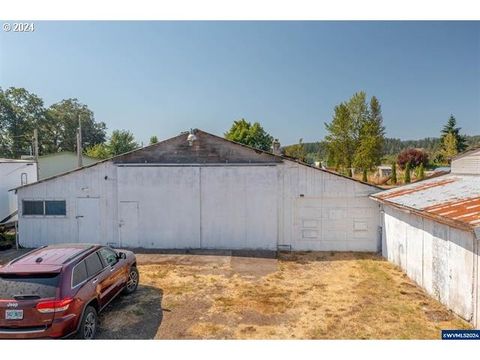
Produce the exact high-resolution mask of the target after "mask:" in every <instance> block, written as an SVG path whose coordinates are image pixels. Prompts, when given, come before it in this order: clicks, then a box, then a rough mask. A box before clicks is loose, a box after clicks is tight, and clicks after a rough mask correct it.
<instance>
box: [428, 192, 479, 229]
mask: <svg viewBox="0 0 480 360" xmlns="http://www.w3.org/2000/svg"><path fill="white" fill-rule="evenodd" d="M422 210H423V211H426V212H428V213H432V214H436V215H440V216H444V217H447V218H449V219H452V220H457V221H461V222H463V223H466V224H472V225H473V224H475V223H478V222H479V221H480V197H472V198H468V199H462V200H454V201H448V202H445V203H442V204H437V205H432V206H427V207H425V208H423V209H422Z"/></svg>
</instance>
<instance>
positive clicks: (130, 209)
mask: <svg viewBox="0 0 480 360" xmlns="http://www.w3.org/2000/svg"><path fill="white" fill-rule="evenodd" d="M138 210H139V209H138V201H120V224H119V227H120V246H122V247H130V248H137V247H140V246H141V245H140V243H139V242H138Z"/></svg>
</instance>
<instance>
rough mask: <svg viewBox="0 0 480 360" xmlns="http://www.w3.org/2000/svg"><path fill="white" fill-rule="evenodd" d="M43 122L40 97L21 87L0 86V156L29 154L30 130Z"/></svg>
mask: <svg viewBox="0 0 480 360" xmlns="http://www.w3.org/2000/svg"><path fill="white" fill-rule="evenodd" d="M44 123H45V109H44V107H43V100H42V99H40V98H39V97H38V96H37V95H35V94H33V93H30V92H28V91H27V90H25V89H24V88H14V87H11V88H8V89H7V90H5V91H4V90H2V89H1V88H0V156H4V157H13V158H18V157H20V156H21V155H25V154H29V153H30V150H31V144H32V137H33V130H34V129H35V128H38V127H41V126H43V125H44Z"/></svg>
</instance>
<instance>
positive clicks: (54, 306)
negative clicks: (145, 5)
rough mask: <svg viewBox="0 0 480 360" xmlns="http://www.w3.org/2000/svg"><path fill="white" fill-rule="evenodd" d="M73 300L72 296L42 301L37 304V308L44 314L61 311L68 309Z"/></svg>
mask: <svg viewBox="0 0 480 360" xmlns="http://www.w3.org/2000/svg"><path fill="white" fill-rule="evenodd" d="M72 301H73V299H70V298H67V299H63V300H54V301H42V302H39V303H38V304H37V306H36V308H37V310H38V311H39V312H41V313H44V314H48V313H54V312H61V311H65V310H67V309H68V307H69V306H70V303H71V302H72Z"/></svg>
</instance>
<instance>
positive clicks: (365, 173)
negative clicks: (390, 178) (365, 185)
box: [362, 169, 368, 182]
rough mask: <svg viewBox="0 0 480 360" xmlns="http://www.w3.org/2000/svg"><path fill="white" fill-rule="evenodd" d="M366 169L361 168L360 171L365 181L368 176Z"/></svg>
mask: <svg viewBox="0 0 480 360" xmlns="http://www.w3.org/2000/svg"><path fill="white" fill-rule="evenodd" d="M367 175H368V174H367V169H363V171H362V181H364V182H367V181H368V176H367Z"/></svg>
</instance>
